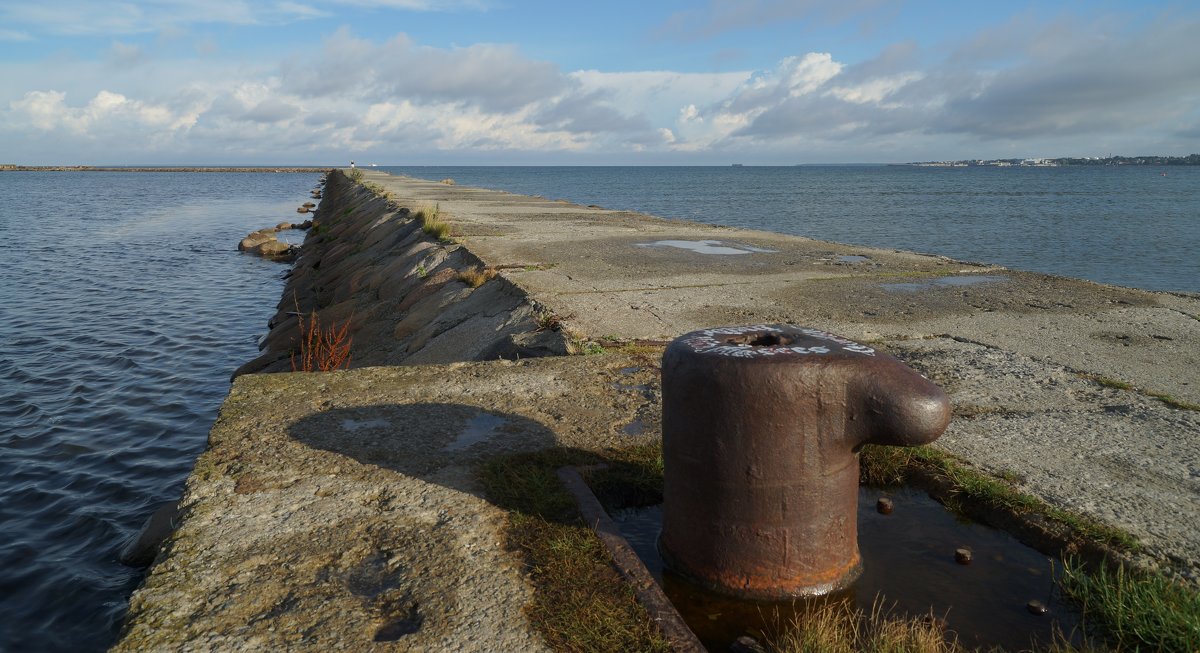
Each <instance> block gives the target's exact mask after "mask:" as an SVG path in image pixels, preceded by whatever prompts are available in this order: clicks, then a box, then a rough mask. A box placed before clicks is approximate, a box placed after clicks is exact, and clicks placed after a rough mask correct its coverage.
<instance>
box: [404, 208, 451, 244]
mask: <svg viewBox="0 0 1200 653" xmlns="http://www.w3.org/2000/svg"><path fill="white" fill-rule="evenodd" d="M440 215H441V210H440V209H439V208H438V206H437V205H434V206H423V207H421V208H419V209H417V212H416V213H414V214H413V217H414V218H416V219H417V220H420V221H421V231H424V232H425V233H426V234H428V235H429V236H432V237H433V238H436V239H437V240H439V241H442V242H445V241H447V240H449V239H450V223H448V222H444V221H442V220H441V218H440Z"/></svg>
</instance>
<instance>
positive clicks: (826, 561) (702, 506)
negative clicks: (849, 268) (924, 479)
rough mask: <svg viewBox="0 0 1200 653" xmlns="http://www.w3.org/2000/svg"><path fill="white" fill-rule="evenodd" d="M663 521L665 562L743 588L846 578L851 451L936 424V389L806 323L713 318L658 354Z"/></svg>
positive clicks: (933, 434) (855, 565)
mask: <svg viewBox="0 0 1200 653" xmlns="http://www.w3.org/2000/svg"><path fill="white" fill-rule="evenodd" d="M662 370H663V463H664V466H665V471H664V475H665V479H664V488H663V489H664V492H663V532H662V536H661V538H660V541H659V549H660V551H661V552H662V555H663V559H664V561H665V562H666V563H667V565H668V566H670V567H671V568H672V569H673V570H675V571H676V572H678V573H680V574H681V575H683V576H686V577H689V578H691V579H692V580H694V581H697V582H699V583H701V584H702V585H705V586H707V587H709V588H711V589H714V590H717V591H719V592H723V593H726V594H732V595H735V596H742V597H748V598H751V597H752V598H767V599H772V598H787V597H794V596H803V595H815V594H823V593H826V592H829V591H832V590H835V589H839V588H842V587H845V586H847V585H849V584H850V583H852V582H853V581H854V579H855V578H857V577H858V575H859V573H860V572H861V559H860V557H859V552H858V524H857V521H856V513H857V505H858V453H857V452H858V450H859V449H860V448H861V447H862V445H864V444H868V443H874V444H886V445H898V446H908V445H916V444H924V443H926V442H929V441H932V440H934V439H935V438H937V437H938V436H939V435H941V433H942V431H944V430H945V428H946V426H947V424H948V423H949V420H950V404H949V400H948V399H947V398H946V395H945V393H943V392H942V390H941V389H940V388H938V387H937V386H936V385H934V384H933V383H932V382H930V381H929V380H928V379H926V378H925V377H923V376H921V375H920V374H918V373H917V372H915V371H913V370H912V369H910V368H908V367H907V366H905V365H904V364H903V363H901V362H900V361H898V360H896V359H895V358H892V357H891V356H888V355H886V354H883V353H881V352H877V351H875V350H874V349H872V348H871V347H869V346H867V345H863V344H859V343H856V342H853V341H851V340H847V339H846V338H842V337H839V336H835V335H833V334H830V333H826V332H824V331H819V330H817V329H808V328H801V327H795V326H790V325H756V326H747V327H724V328H717V329H706V330H703V331H695V332H692V333H689V334H687V335H684V336H681V337H680V338H678V339H676V340H675V341H674V342H672V343H671V345H670V346H669V347H668V348H667V350H666V352H665V353H664V354H663V366H662Z"/></svg>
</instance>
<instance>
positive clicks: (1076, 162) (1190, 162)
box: [899, 154, 1200, 168]
mask: <svg viewBox="0 0 1200 653" xmlns="http://www.w3.org/2000/svg"><path fill="white" fill-rule="evenodd" d="M899 165H906V166H917V167H922V168H973V167H978V166H985V167H996V168H1009V167H1017V168H1058V167H1065V166H1195V165H1200V154H1189V155H1188V156H1106V157H1082V158H1080V157H1059V158H1056V159H960V160H957V161H915V162H912V163H902V164H899Z"/></svg>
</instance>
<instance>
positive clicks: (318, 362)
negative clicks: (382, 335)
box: [292, 303, 354, 372]
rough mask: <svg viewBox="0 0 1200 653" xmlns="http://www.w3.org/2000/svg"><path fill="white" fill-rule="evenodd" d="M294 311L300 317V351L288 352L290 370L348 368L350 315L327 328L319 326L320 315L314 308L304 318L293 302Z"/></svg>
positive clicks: (350, 341) (321, 370)
mask: <svg viewBox="0 0 1200 653" xmlns="http://www.w3.org/2000/svg"><path fill="white" fill-rule="evenodd" d="M296 309H297V310H296V314H297V315H298V316H299V317H300V351H299V352H293V353H292V371H293V372H331V371H333V370H336V369H341V368H343V367H344V368H346V369H350V344H351V343H352V342H353V341H354V338H352V337H350V322H351V321H352V320H353V319H354V316H353V315H351V316H350V318H349V319H347V320H346V321H345V322H344V323H343V324H342V326H341V327H338V326H337V325H336V324H335V325H333V326H331V327H329V328H328V329H323V328H321V319H320V318H319V317H318V316H317V312H316V311H312V312H311V313H309V314H308V317H307V318H305V317H304V314H303V313H300V311H299V303H297V307H296Z"/></svg>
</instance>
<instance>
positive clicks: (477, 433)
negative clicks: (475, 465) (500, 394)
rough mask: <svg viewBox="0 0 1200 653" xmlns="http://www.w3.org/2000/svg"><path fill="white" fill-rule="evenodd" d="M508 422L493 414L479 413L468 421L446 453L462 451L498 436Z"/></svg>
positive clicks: (446, 449) (446, 447) (447, 446)
mask: <svg viewBox="0 0 1200 653" xmlns="http://www.w3.org/2000/svg"><path fill="white" fill-rule="evenodd" d="M507 422H508V420H506V419H504V418H503V417H501V416H499V415H493V414H491V413H479V414H478V415H475V416H474V417H472V418H471V419H469V420H467V423H466V425H465V426H463V429H462V430H461V431H459V433H458V436H457V437H456V438H454V441H453V442H451V443H450V444H448V445H446V446H445V447H444V448H443V449H444V450H445V451H462V450H463V449H467V448H469V447H471V446H472V445H475V444H478V443H480V442H483V441H484V440H487V439H489V438H491V437H492V436H494V435H496V434H497V433H498V432H499V431H500V428H501V427H502V426H504V425H505V424H506V423H507Z"/></svg>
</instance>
